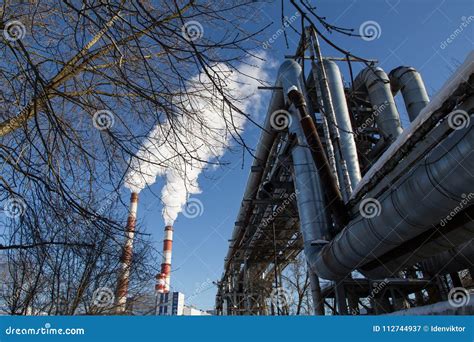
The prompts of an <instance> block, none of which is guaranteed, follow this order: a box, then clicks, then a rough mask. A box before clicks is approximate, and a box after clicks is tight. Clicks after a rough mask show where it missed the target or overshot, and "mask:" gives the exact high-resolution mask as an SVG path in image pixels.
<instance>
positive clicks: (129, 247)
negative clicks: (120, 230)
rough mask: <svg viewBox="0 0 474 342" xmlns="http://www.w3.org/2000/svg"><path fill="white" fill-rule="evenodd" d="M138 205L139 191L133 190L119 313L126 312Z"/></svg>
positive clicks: (120, 278) (122, 262) (119, 284)
mask: <svg viewBox="0 0 474 342" xmlns="http://www.w3.org/2000/svg"><path fill="white" fill-rule="evenodd" d="M137 207H138V193H136V192H132V195H131V197H130V211H129V213H128V220H127V227H126V228H125V242H124V245H123V248H122V256H121V257H120V266H119V267H120V268H119V274H118V279H117V291H116V294H115V300H116V311H117V312H118V313H124V312H125V308H126V304H127V292H128V283H129V277H130V267H131V265H132V255H133V238H134V237H135V224H136V221H137Z"/></svg>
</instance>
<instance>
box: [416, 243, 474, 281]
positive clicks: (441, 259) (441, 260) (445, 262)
mask: <svg viewBox="0 0 474 342" xmlns="http://www.w3.org/2000/svg"><path fill="white" fill-rule="evenodd" d="M472 260H474V239H473V240H469V241H467V242H465V243H463V244H461V245H459V246H457V247H455V248H453V249H450V250H447V251H444V252H442V253H440V254H438V255H435V256H434V257H431V258H429V259H427V260H424V261H423V262H421V266H422V269H423V271H425V272H426V273H428V274H430V275H435V274H446V273H453V272H458V271H461V270H464V269H468V268H471V267H472Z"/></svg>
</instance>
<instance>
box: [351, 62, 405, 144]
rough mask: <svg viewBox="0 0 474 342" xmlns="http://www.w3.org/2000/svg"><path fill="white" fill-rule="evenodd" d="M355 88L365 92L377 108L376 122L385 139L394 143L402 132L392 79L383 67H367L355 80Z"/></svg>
mask: <svg viewBox="0 0 474 342" xmlns="http://www.w3.org/2000/svg"><path fill="white" fill-rule="evenodd" d="M353 89H354V90H355V91H363V92H365V93H366V94H367V95H368V97H369V100H370V103H371V104H372V106H373V107H374V108H375V113H376V114H374V115H375V122H376V123H377V127H378V128H379V130H380V133H381V134H382V136H383V138H384V139H385V141H387V142H388V143H392V142H393V141H395V139H397V138H398V136H399V135H400V134H402V131H403V130H402V126H401V124H400V115H399V113H398V110H397V106H396V105H395V100H394V99H393V95H392V91H391V89H390V80H389V78H388V76H387V74H386V73H385V71H383V70H382V69H381V68H374V67H367V68H365V69H364V70H362V71H361V72H360V73H359V74H358V75H357V77H356V78H355V80H354V84H353Z"/></svg>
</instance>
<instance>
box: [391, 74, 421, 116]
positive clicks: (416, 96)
mask: <svg viewBox="0 0 474 342" xmlns="http://www.w3.org/2000/svg"><path fill="white" fill-rule="evenodd" d="M388 77H389V78H390V85H391V88H392V93H393V95H394V96H395V94H396V93H397V92H398V91H399V90H401V92H402V96H403V101H404V102H405V107H406V109H407V113H408V117H409V118H410V121H413V120H415V119H416V117H417V116H418V114H420V112H421V110H422V109H423V108H425V107H426V105H427V104H428V103H429V102H430V98H429V97H428V93H427V92H426V88H425V84H424V83H423V79H422V78H421V75H420V73H419V72H418V71H416V70H415V69H414V68H412V67H407V66H400V67H398V68H395V69H393V70H392V71H390V73H389V74H388Z"/></svg>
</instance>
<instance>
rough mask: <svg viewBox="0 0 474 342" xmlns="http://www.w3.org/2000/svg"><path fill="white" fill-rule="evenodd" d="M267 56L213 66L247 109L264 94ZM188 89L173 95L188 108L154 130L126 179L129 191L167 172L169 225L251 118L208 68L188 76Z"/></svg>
mask: <svg viewBox="0 0 474 342" xmlns="http://www.w3.org/2000/svg"><path fill="white" fill-rule="evenodd" d="M264 58H265V56H263V55H261V56H258V58H257V57H252V58H249V59H248V60H247V61H246V63H242V64H241V65H240V66H239V67H238V68H237V71H235V70H234V71H232V70H231V69H230V68H229V67H227V66H226V65H224V64H218V65H216V66H214V67H213V70H215V71H216V72H217V73H219V76H220V79H221V80H223V81H224V82H225V84H224V87H225V88H226V93H227V94H229V95H230V98H233V99H239V101H233V103H234V105H235V106H236V107H238V108H239V109H240V110H241V111H242V112H244V113H249V112H255V111H256V110H257V109H258V106H259V104H260V100H261V96H262V94H261V92H259V90H258V89H257V87H258V86H259V85H261V82H262V81H265V80H266V79H267V73H266V70H265V69H264V68H263V66H264V63H266V62H265V61H264ZM221 86H222V85H221ZM187 94H188V95H187V96H182V97H181V98H178V99H175V100H174V103H176V104H177V108H182V110H183V109H184V110H183V112H184V113H185V114H184V115H177V117H176V118H173V119H172V120H173V121H172V123H171V122H170V121H165V122H163V123H161V124H159V125H157V126H156V127H155V128H154V129H153V130H152V132H151V133H150V134H149V136H148V138H147V139H146V140H145V141H144V143H143V145H142V147H141V148H140V150H139V151H138V152H137V154H136V156H135V157H134V158H132V161H131V165H130V172H129V173H128V174H127V175H126V179H125V186H126V187H127V188H128V189H130V191H132V192H140V191H141V190H142V189H143V188H144V187H145V186H147V185H151V184H153V183H154V182H155V180H156V178H157V177H164V179H165V185H164V187H163V189H162V191H161V200H162V202H163V213H162V214H163V219H164V221H165V223H166V224H167V225H172V224H173V222H174V221H175V220H176V218H177V216H178V214H179V213H180V212H181V210H182V209H183V207H184V206H185V205H186V201H187V199H188V198H189V196H190V195H192V194H198V193H200V192H201V190H200V188H199V184H198V177H199V174H200V173H201V172H202V171H203V169H204V168H206V167H207V166H209V164H208V162H215V161H216V160H218V159H219V158H220V157H221V156H222V155H223V154H224V153H225V151H226V149H227V148H228V147H229V146H230V144H231V142H232V135H234V137H235V136H236V133H238V134H241V133H242V132H243V128H244V125H245V122H246V121H247V120H246V117H245V116H244V115H242V114H239V113H238V112H236V111H235V110H231V108H230V107H229V105H228V104H225V103H224V101H223V97H222V95H221V94H220V93H219V92H218V91H217V89H216V87H215V86H214V85H213V84H212V82H210V80H209V77H208V76H207V75H206V74H204V73H201V74H199V75H196V76H195V77H194V78H193V79H192V80H190V81H189V82H188V85H187Z"/></svg>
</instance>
